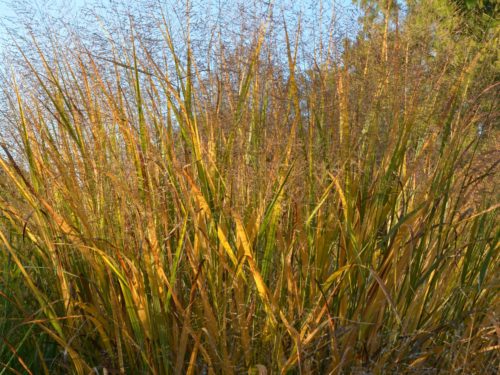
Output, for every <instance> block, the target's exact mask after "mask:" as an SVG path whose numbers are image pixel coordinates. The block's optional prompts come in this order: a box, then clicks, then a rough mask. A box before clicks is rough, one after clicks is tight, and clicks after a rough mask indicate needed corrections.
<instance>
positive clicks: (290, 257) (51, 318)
mask: <svg viewBox="0 0 500 375" xmlns="http://www.w3.org/2000/svg"><path fill="white" fill-rule="evenodd" d="M158 11H159V10H158ZM274 11H275V12H277V10H274ZM158 14H160V17H159V21H161V22H159V23H158V24H157V26H156V27H157V28H156V29H155V30H156V31H157V32H158V33H159V34H161V36H162V39H161V41H160V42H156V43H160V48H159V50H160V51H161V52H160V53H158V48H156V49H155V50H153V49H151V48H150V44H148V41H147V40H146V35H144V33H141V30H140V28H138V27H136V26H135V21H134V19H133V17H130V19H129V24H128V28H127V29H126V30H122V32H123V33H122V35H125V36H126V38H123V39H120V36H116V35H115V34H112V33H110V35H109V36H108V39H106V42H105V43H106V44H105V48H104V50H105V51H106V54H103V53H102V52H98V51H94V50H92V49H91V48H89V47H88V44H86V42H85V39H84V38H80V37H79V36H78V35H75V34H74V35H73V36H72V38H71V41H70V42H68V43H71V48H67V46H66V45H65V44H64V42H63V40H61V39H58V37H57V35H56V34H53V35H52V36H51V38H49V41H50V43H42V41H40V39H39V38H35V37H33V38H32V40H31V42H30V43H31V44H30V45H31V48H32V50H31V52H33V51H34V54H29V53H28V52H29V51H28V50H26V49H24V48H22V47H20V49H19V53H20V54H21V56H22V60H21V61H20V62H19V63H18V65H15V66H13V67H12V68H11V70H10V71H9V72H10V76H9V79H8V84H9V85H8V86H5V88H4V93H5V98H6V100H7V101H8V112H7V117H8V119H9V121H10V123H9V124H10V125H8V126H9V127H10V128H9V129H10V131H11V132H13V134H15V136H16V140H17V143H14V142H11V143H8V140H7V138H5V139H4V143H3V144H2V148H3V152H2V153H1V158H0V168H1V171H2V172H1V173H2V174H1V175H0V176H1V180H0V182H1V185H0V212H1V222H0V229H1V230H0V243H1V247H0V248H1V250H2V251H1V253H0V259H1V260H2V276H1V278H0V301H1V302H0V303H1V314H2V320H1V322H0V337H1V339H2V341H3V343H4V344H3V345H0V347H1V349H0V368H2V370H0V373H2V374H3V373H10V372H12V373H23V372H24V373H32V374H35V373H37V374H38V373H47V374H49V373H50V374H52V373H68V372H69V373H77V374H89V373H91V372H94V373H95V372H97V373H106V372H107V373H129V374H139V373H152V374H169V373H178V374H180V373H188V374H194V373H214V374H215V373H244V372H248V373H262V374H263V373H266V372H271V373H275V372H281V373H311V374H312V373H342V372H345V373H352V372H355V371H364V370H370V371H372V372H373V373H391V372H398V373H400V372H401V373H402V372H415V373H416V372H419V373H426V372H428V373H431V372H432V371H437V370H442V371H445V370H450V371H451V370H453V371H460V372H464V373H494V372H495V371H496V369H497V365H498V354H497V350H498V340H499V331H498V330H499V323H498V315H497V314H498V296H497V295H496V293H497V292H498V264H500V263H499V261H500V259H499V255H498V236H499V231H498V222H497V219H496V214H497V211H498V203H497V202H498V200H497V195H496V194H495V193H494V192H492V191H491V187H492V186H494V185H493V184H494V183H495V181H497V180H496V179H495V175H494V172H495V167H496V161H495V154H494V150H495V147H496V146H497V144H496V138H495V137H496V129H495V127H494V126H493V125H494V124H495V121H496V110H495V107H494V105H495V99H494V98H495V93H497V91H498V88H497V85H496V83H495V73H494V68H493V69H492V64H491V61H492V59H493V58H494V55H495V50H496V48H497V47H498V38H497V37H498V34H497V31H496V30H494V31H493V32H492V35H493V38H492V39H491V40H490V41H488V42H484V43H480V42H477V41H472V40H469V39H467V38H466V37H465V36H463V37H461V38H456V37H454V36H453V35H452V32H453V30H454V29H453V30H452V29H450V28H451V27H452V26H450V25H452V24H453V22H450V24H445V23H444V21H443V22H442V23H439V22H438V23H434V24H432V22H431V20H427V21H428V24H426V23H423V24H422V19H426V17H431V16H432V15H433V12H432V11H429V4H428V3H426V2H424V4H423V5H421V6H413V7H410V8H409V10H408V14H407V15H406V17H405V19H404V20H403V21H402V20H398V12H397V8H396V6H395V4H392V3H391V2H389V3H387V6H386V8H383V9H382V12H381V13H380V14H381V17H382V18H380V17H371V16H370V15H369V14H367V15H366V17H364V18H362V19H361V21H360V31H359V34H358V36H357V37H356V38H351V39H346V40H344V44H341V43H337V41H336V40H335V39H334V38H333V36H332V38H331V39H330V40H329V43H328V45H327V46H326V47H323V49H321V50H319V52H318V51H316V52H317V53H316V54H315V55H314V56H313V58H312V59H309V58H307V56H306V54H305V53H304V51H301V48H304V47H301V45H302V42H303V40H302V39H301V38H302V37H301V35H302V34H301V30H302V26H303V24H302V23H300V22H299V23H298V24H295V25H291V24H290V23H286V22H282V21H283V20H284V17H283V18H276V14H275V13H273V8H272V7H270V8H269V9H268V10H267V13H266V16H265V18H264V19H263V20H262V23H261V24H260V25H259V26H258V27H257V29H255V30H254V33H253V34H252V36H251V37H250V38H248V37H245V38H243V39H241V40H240V42H238V41H236V42H235V41H233V42H232V43H228V42H227V41H225V39H224V38H223V37H219V38H214V40H217V41H216V42H214V43H213V45H212V50H209V51H208V52H206V51H205V52H206V53H207V55H206V56H204V55H201V53H200V51H197V50H196V48H195V47H194V46H193V44H192V40H191V38H190V34H189V33H187V34H185V35H186V36H185V39H184V44H183V45H181V44H179V43H178V41H175V38H174V35H173V33H172V27H173V25H171V24H170V23H169V22H168V20H167V19H166V16H165V15H164V14H162V13H161V12H158V13H157V14H156V15H158ZM448 17H455V16H453V15H448ZM280 20H281V21H280ZM453 20H454V22H457V23H458V22H459V20H458V19H455V18H453ZM186 22H188V20H186ZM436 22H437V21H436ZM436 25H437V29H436ZM457 25H458V24H457ZM457 25H455V26H457ZM193 27H194V26H193ZM187 30H189V27H187ZM292 30H293V31H292ZM440 33H441V34H440ZM113 35H115V37H113ZM221 35H222V34H221ZM443 36H446V37H448V38H449V39H448V40H447V43H446V44H444V45H439V44H438V42H437V39H436V38H437V37H443ZM280 38H281V39H280ZM280 40H282V41H283V43H282V44H280V43H279V41H280ZM308 42H310V40H309V41H308ZM155 46H156V47H158V44H156V45H155ZM281 47H284V50H282V49H281ZM492 56H493V57H492ZM202 64H203V65H202ZM202 67H203V68H202ZM6 83H7V82H6ZM486 135H487V136H488V137H486ZM497 149H498V148H497ZM492 150H493V151H492ZM488 189H490V190H488Z"/></svg>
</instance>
